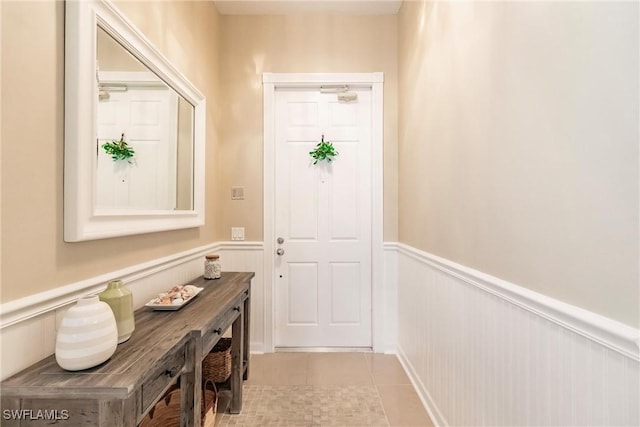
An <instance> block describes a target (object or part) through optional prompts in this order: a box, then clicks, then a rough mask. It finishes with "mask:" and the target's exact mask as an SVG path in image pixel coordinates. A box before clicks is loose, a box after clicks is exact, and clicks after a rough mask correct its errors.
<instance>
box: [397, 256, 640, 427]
mask: <svg viewBox="0 0 640 427" xmlns="http://www.w3.org/2000/svg"><path fill="white" fill-rule="evenodd" d="M398 251H399V259H398V272H399V274H398V306H399V310H398V355H399V358H400V360H401V362H402V364H403V365H404V367H405V369H406V371H407V373H408V375H409V377H410V378H411V380H412V382H413V384H414V386H415V387H416V390H417V391H418V394H419V395H420V397H421V399H422V400H423V402H424V404H425V407H426V408H427V410H428V411H429V413H430V414H431V416H432V418H433V421H434V423H435V424H436V425H443V426H444V425H473V426H483V425H486V426H512V425H528V426H540V425H556V426H557V425H564V426H572V425H603V426H605V425H606V426H611V425H629V426H634V425H636V426H637V425H639V424H640V408H639V405H640V395H639V393H640V391H639V389H640V366H639V365H640V363H639V360H640V358H639V352H638V347H637V342H638V341H637V340H638V330H637V329H634V328H631V327H629V326H627V325H624V324H620V323H618V322H615V321H613V320H611V319H608V318H605V317H603V316H599V315H597V314H595V313H591V312H588V311H586V310H583V309H580V308H578V307H574V306H571V305H569V304H566V303H563V302H561V301H557V300H555V299H552V298H549V297H547V296H544V295H540V294H537V293H535V292H532V291H530V290H528V289H525V288H522V287H519V286H517V285H514V284H512V283H508V282H505V281H502V280H500V279H497V278H495V277H491V276H489V275H486V274H484V273H481V272H478V271H475V270H472V269H469V268H467V267H464V266H461V265H458V264H455V263H453V262H451V261H448V260H444V259H442V258H439V257H436V256H433V255H431V254H428V253H425V252H422V251H419V250H417V249H415V248H412V247H410V246H407V245H404V244H399V245H398Z"/></svg>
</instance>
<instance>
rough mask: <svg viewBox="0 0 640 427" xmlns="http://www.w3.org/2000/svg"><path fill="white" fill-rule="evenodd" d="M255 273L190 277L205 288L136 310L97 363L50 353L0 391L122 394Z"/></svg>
mask: <svg viewBox="0 0 640 427" xmlns="http://www.w3.org/2000/svg"><path fill="white" fill-rule="evenodd" d="M254 275H255V274H254V273H237V272H223V273H222V277H221V278H220V279H215V280H206V279H204V278H202V277H200V278H198V279H195V280H193V281H191V282H189V283H188V284H190V285H194V286H198V287H203V288H204V289H203V290H202V291H201V292H200V293H199V294H198V295H197V296H196V297H194V299H193V300H192V301H190V302H189V303H188V304H186V305H185V306H184V307H182V308H180V309H179V310H175V311H154V310H152V309H150V308H148V307H142V308H140V309H138V310H136V311H135V326H136V328H135V331H134V332H133V335H132V336H131V338H130V339H129V340H128V341H126V342H124V343H122V344H119V345H118V347H117V349H116V351H115V353H114V354H113V356H111V358H110V359H109V360H107V361H106V362H104V363H102V364H101V365H98V366H96V367H94V368H90V369H85V370H82V371H75V372H70V371H65V370H63V369H62V368H60V367H59V366H58V364H57V363H56V360H55V356H54V355H51V356H49V357H47V358H46V359H43V360H42V361H40V362H38V363H36V364H34V365H33V366H31V367H29V368H27V369H25V370H23V371H21V372H19V373H17V374H15V375H13V376H12V377H10V378H7V379H6V380H5V381H3V382H2V384H0V388H1V393H2V395H3V396H5V397H9V396H25V395H28V396H29V397H31V398H38V397H40V398H46V397H54V396H56V395H58V394H59V393H60V392H61V390H64V395H65V397H74V396H75V397H86V398H92V399H95V398H116V399H124V398H127V397H128V396H129V395H130V394H131V393H132V392H133V391H134V390H135V389H136V388H137V387H138V386H139V385H140V384H142V382H143V381H145V379H146V376H147V374H148V373H149V372H148V371H149V370H150V369H151V368H152V367H153V366H156V365H157V364H158V363H161V362H162V358H163V357H165V355H166V354H167V353H168V352H170V351H171V350H172V349H174V348H176V347H177V346H184V345H185V344H186V342H187V341H188V340H189V338H190V337H192V336H193V334H194V333H195V334H198V335H199V334H202V332H203V331H205V330H207V329H208V328H210V327H212V325H214V324H215V323H216V322H217V321H218V319H219V318H220V317H221V316H224V315H225V314H226V313H227V312H228V311H229V310H232V309H233V308H234V306H235V305H236V303H237V300H238V297H239V296H242V294H243V293H244V292H245V291H247V290H248V289H249V283H250V281H251V279H252V278H253V277H254ZM171 286H173V285H172V284H168V285H167V289H169V288H171ZM223 332H224V331H223Z"/></svg>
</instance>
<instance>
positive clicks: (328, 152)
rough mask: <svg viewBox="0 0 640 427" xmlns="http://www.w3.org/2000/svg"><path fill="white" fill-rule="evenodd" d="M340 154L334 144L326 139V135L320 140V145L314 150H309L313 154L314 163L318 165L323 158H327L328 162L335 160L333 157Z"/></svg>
mask: <svg viewBox="0 0 640 427" xmlns="http://www.w3.org/2000/svg"><path fill="white" fill-rule="evenodd" d="M338 154H340V153H338V152H337V151H336V149H335V147H334V146H333V144H332V143H330V142H329V141H325V140H324V135H322V139H321V140H320V142H319V143H318V145H316V148H315V149H314V150H313V151H309V155H311V157H312V158H313V160H314V161H313V164H314V165H317V164H318V162H320V161H322V160H326V161H327V162H329V163H331V162H332V161H333V158H334V157H335V156H337V155H338Z"/></svg>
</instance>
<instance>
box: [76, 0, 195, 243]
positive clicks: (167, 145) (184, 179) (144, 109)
mask: <svg viewBox="0 0 640 427" xmlns="http://www.w3.org/2000/svg"><path fill="white" fill-rule="evenodd" d="M65 15H66V20H65V165H64V238H65V241H67V242H76V241H82V240H93V239H102V238H107V237H115V236H122V235H129V234H140V233H149V232H155V231H162V230H172V229H178V228H188V227H198V226H201V225H202V224H204V145H205V140H204V138H205V123H204V122H205V99H204V96H203V95H202V94H201V93H200V92H199V91H198V90H197V89H196V88H195V87H194V86H193V85H192V84H191V83H190V82H189V81H188V80H187V79H186V78H185V77H184V76H183V75H182V73H180V72H179V71H178V70H177V69H176V68H175V67H174V66H173V65H172V64H171V63H170V62H169V61H168V60H167V59H166V58H165V57H164V56H163V55H162V54H161V53H160V52H159V51H158V50H157V49H156V48H155V47H154V46H153V45H152V44H151V43H150V42H149V41H148V40H147V38H146V37H145V36H144V35H143V34H142V33H141V32H140V31H139V30H137V29H136V28H135V27H134V26H133V25H132V24H131V22H130V21H129V20H128V19H127V18H126V17H125V16H123V15H122V13H121V12H120V11H119V10H118V9H117V8H116V7H115V6H114V5H113V4H112V3H110V2H109V1H106V0H91V1H81V2H66V8H65Z"/></svg>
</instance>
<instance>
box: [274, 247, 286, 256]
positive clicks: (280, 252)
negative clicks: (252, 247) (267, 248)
mask: <svg viewBox="0 0 640 427" xmlns="http://www.w3.org/2000/svg"><path fill="white" fill-rule="evenodd" d="M276 254H278V255H280V256H282V255H284V249H282V248H278V249H277V250H276Z"/></svg>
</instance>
